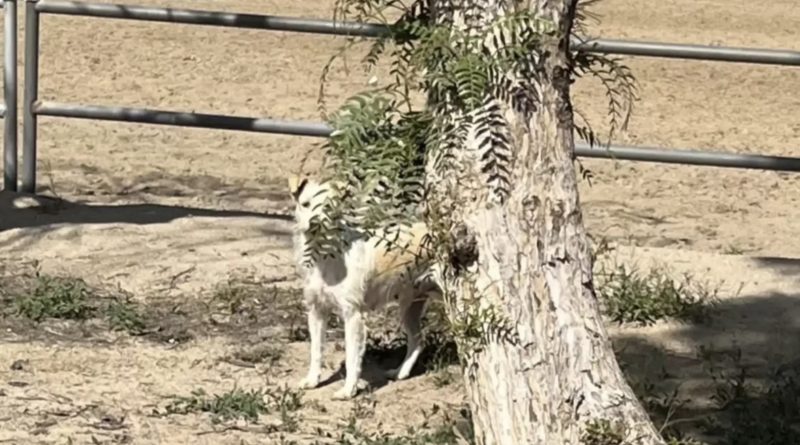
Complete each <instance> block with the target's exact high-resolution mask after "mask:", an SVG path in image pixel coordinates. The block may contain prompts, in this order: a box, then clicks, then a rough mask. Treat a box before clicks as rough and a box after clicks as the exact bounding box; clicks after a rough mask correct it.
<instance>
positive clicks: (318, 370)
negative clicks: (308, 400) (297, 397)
mask: <svg viewBox="0 0 800 445" xmlns="http://www.w3.org/2000/svg"><path fill="white" fill-rule="evenodd" d="M326 315H327V312H325V311H323V310H322V308H321V307H320V305H319V304H317V303H311V304H309V306H308V337H309V343H310V348H311V353H310V357H309V359H310V360H309V364H308V374H307V375H306V377H305V378H304V379H303V380H301V381H300V384H299V385H298V386H300V388H304V389H311V388H316V387H317V386H319V382H320V376H321V374H322V349H323V346H324V343H325V328H326V324H327V323H326V320H325V318H326Z"/></svg>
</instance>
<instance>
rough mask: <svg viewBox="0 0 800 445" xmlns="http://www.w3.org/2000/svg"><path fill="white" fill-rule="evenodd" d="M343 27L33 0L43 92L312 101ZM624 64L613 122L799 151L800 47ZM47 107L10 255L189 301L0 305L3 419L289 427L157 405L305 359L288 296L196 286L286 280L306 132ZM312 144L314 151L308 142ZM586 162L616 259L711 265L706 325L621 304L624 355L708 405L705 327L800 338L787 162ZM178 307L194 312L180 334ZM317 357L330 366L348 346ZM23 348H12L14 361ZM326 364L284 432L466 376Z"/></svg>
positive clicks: (179, 428)
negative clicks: (32, 189) (34, 323)
mask: <svg viewBox="0 0 800 445" xmlns="http://www.w3.org/2000/svg"><path fill="white" fill-rule="evenodd" d="M141 3H147V4H159V5H169V6H182V7H191V8H207V9H215V10H227V11H242V12H257V13H267V14H278V15H297V16H307V17H322V18H327V17H329V15H330V10H331V9H330V8H331V2H330V1H328V0H326V1H321V2H288V1H277V0H267V1H264V0H262V1H224V2H212V1H171V2H164V1H160V2H141ZM598 11H599V12H601V13H602V22H601V23H600V24H599V25H596V26H594V27H593V28H592V29H593V33H594V34H595V35H599V36H603V37H609V38H630V39H643V40H655V41H664V42H686V43H700V44H719V45H726V46H754V47H768V48H787V49H791V48H792V47H793V46H796V38H795V37H796V25H797V23H800V5H798V4H797V2H795V1H793V0H780V1H773V2H769V3H762V4H757V3H754V2H750V1H745V0H724V1H723V0H704V1H689V0H663V1H652V0H650V1H634V0H605V1H604V2H602V3H601V5H600V6H599V7H598ZM20 18H22V16H21V15H20ZM21 23H22V21H21ZM20 35H21V36H22V30H21V34H20ZM338 43H339V40H337V39H335V38H331V37H324V36H314V35H303V34H290V33H272V32H259V31H244V30H226V29H217V28H209V27H190V26H171V25H165V24H150V23H136V22H127V21H109V20H106V21H101V20H94V19H84V18H75V17H57V16H45V17H44V18H43V21H42V46H41V47H42V56H41V73H42V83H41V93H40V98H42V99H50V100H58V101H64V102H80V103H96V104H101V105H127V106H148V107H157V108H163V109H172V110H195V111H201V112H202V111H205V112H218V113H230V114H238V115H247V116H267V117H274V118H287V119H308V120H318V119H319V115H318V113H317V112H316V94H317V88H318V77H319V74H320V70H321V67H322V66H323V64H324V63H325V62H326V61H327V58H328V57H329V56H330V55H331V54H332V53H333V51H335V49H336V48H337V44H338ZM357 60H358V59H357V58H356V57H353V59H352V62H353V63H352V65H351V67H350V68H351V70H350V71H349V73H348V72H345V71H344V70H343V69H338V70H337V71H336V72H335V74H334V76H333V88H332V90H331V92H332V93H333V95H334V99H333V100H331V104H332V105H335V104H336V100H341V99H343V98H344V97H346V96H347V95H348V94H350V93H353V92H355V91H357V90H358V89H359V88H361V87H362V86H364V85H365V82H366V76H364V75H363V74H362V72H361V71H360V70H359V68H358V65H357V63H356V62H357ZM23 62H24V61H23V60H21V59H20V64H21V66H20V75H21V72H22V64H23ZM629 65H630V66H631V67H632V69H633V70H634V73H635V74H636V76H637V77H638V79H639V82H640V84H641V94H640V95H641V101H640V102H638V103H637V108H636V110H635V114H634V117H633V120H632V123H631V127H630V130H629V132H628V133H627V134H625V135H622V136H621V137H619V138H618V139H617V141H618V142H621V143H630V144H643V145H663V146H673V147H691V148H720V149H726V150H730V151H736V152H761V153H766V154H780V155H797V154H798V153H797V149H798V139H800V138H799V137H798V136H800V120H798V118H797V116H798V111H800V96H798V95H797V94H795V92H797V91H800V71H798V70H797V69H792V68H779V67H767V66H757V65H737V64H724V63H710V62H709V63H703V62H688V61H669V60H660V59H650V58H632V59H629ZM574 101H575V103H576V105H577V106H578V107H580V108H581V109H582V110H584V112H585V113H586V114H587V115H589V116H590V117H591V118H592V121H593V123H595V125H596V126H598V127H601V128H602V120H603V117H604V114H603V113H604V111H605V97H604V95H603V91H602V90H601V89H600V88H599V85H598V84H596V83H593V82H592V81H581V82H580V83H579V84H578V85H577V87H576V90H575V95H574ZM40 123H41V124H40V125H41V127H40V139H39V141H40V142H39V147H40V152H39V153H40V154H39V156H40V164H39V171H40V175H39V184H40V189H41V190H40V191H41V192H42V193H43V194H45V195H49V196H58V197H60V198H62V199H63V200H64V201H59V200H44V201H41V200H40V201H39V202H32V201H31V200H29V199H19V198H17V197H15V196H12V195H9V194H7V193H4V194H0V259H2V262H3V263H4V264H6V265H10V266H7V267H16V265H19V264H21V263H23V264H27V265H30V264H32V263H33V262H36V263H38V266H39V267H40V268H41V270H43V271H46V272H49V273H58V274H69V275H74V276H80V277H83V278H85V279H86V280H87V281H88V282H89V283H90V284H92V285H97V286H104V287H109V286H110V287H116V286H119V287H121V288H122V289H124V290H125V291H127V292H130V293H131V294H132V295H133V298H134V300H135V301H137V302H139V303H141V304H144V305H148V306H152V307H158V308H161V312H159V314H160V315H159V316H158V317H160V319H161V320H166V322H165V323H163V324H165V325H172V320H173V319H172V318H169V317H170V314H174V313H176V310H175V308H180V310H179V311H177V312H180V313H184V312H185V314H186V315H182V316H181V317H183V318H180V317H179V319H180V320H179V321H180V322H177V321H176V322H175V323H177V324H178V325H180V326H178V328H179V329H177V330H176V331H175V332H173V333H176V334H175V337H176V338H177V340H176V339H172V341H170V336H169V335H166V336H164V337H159V338H144V337H129V336H126V335H122V334H98V333H92V334H91V335H89V336H88V337H86V338H83V337H85V336H83V335H78V333H79V332H80V331H81V330H80V329H79V330H78V332H76V331H75V329H76V328H75V327H74V326H73V327H70V328H69V329H67V328H65V327H64V326H61V325H59V324H54V325H53V324H46V325H45V328H46V329H45V328H42V327H38V328H34V327H31V326H25V325H19V324H15V323H12V322H11V321H5V322H4V325H5V326H6V331H5V332H4V333H3V334H2V341H3V343H2V347H0V385H2V386H0V441H4V442H8V443H20V444H22V443H25V444H33V443H47V444H65V443H92V441H93V440H94V441H96V442H100V443H123V442H126V441H127V442H128V443H136V444H140V443H141V444H150V443H161V444H173V443H174V444H182V443H188V442H190V441H191V442H194V443H209V444H210V443H214V444H217V443H226V444H228V443H230V444H234V443H237V444H238V443H265V442H266V443H281V439H280V434H281V433H279V432H273V433H270V434H267V433H266V432H264V431H263V430H250V429H248V428H245V427H241V428H238V429H235V428H234V429H220V431H218V432H213V433H209V431H212V429H213V428H214V426H213V425H212V424H211V423H210V422H209V419H208V416H207V415H200V414H190V415H186V416H180V415H172V416H166V417H159V416H154V415H153V410H154V409H158V408H159V407H163V405H164V404H165V403H166V402H165V399H164V397H167V396H169V395H183V396H187V395H189V393H190V392H191V391H192V390H195V389H198V388H203V389H205V390H206V391H208V392H210V393H221V392H224V391H228V390H230V389H231V388H232V387H233V386H234V385H238V386H239V387H242V388H261V387H265V386H266V387H269V388H280V387H281V385H282V384H284V383H289V384H291V383H294V381H295V380H297V379H298V378H299V377H300V376H301V375H302V373H303V372H304V369H305V366H306V360H307V357H306V349H305V344H304V343H303V342H302V341H294V342H290V341H289V340H288V339H290V338H292V336H291V335H284V334H282V333H276V329H278V326H283V325H284V324H285V323H284V322H285V320H277V319H276V318H275V317H265V316H264V314H269V313H270V310H269V308H268V307H266V306H265V307H261V309H260V310H261V312H262V313H260V314H261V317H260V318H259V317H256V318H255V319H251V320H250V321H246V322H241V323H232V324H230V323H228V322H227V321H223V322H222V323H221V325H223V326H227V325H229V327H228V328H226V329H223V328H220V327H219V326H220V323H215V322H213V320H211V321H209V320H210V319H211V318H213V317H212V315H210V313H211V311H208V310H206V309H207V308H208V307H209V306H208V305H209V304H210V303H209V302H210V299H211V295H213V294H214V289H215V287H217V286H219V285H220V283H225V282H226V280H228V279H229V278H230V276H231V275H232V274H233V275H234V276H236V275H237V274H239V275H242V274H250V275H253V276H254V277H256V278H257V279H258V280H260V281H265V282H268V283H269V286H278V287H279V288H281V289H284V288H287V289H288V288H292V287H294V286H296V284H297V283H296V280H295V277H294V275H293V274H294V269H293V266H292V265H291V262H290V248H291V240H290V238H289V235H288V233H289V232H288V231H289V227H290V222H289V220H288V210H289V201H288V196H287V195H286V193H285V190H284V183H285V177H286V176H287V174H289V173H290V172H293V171H297V169H298V168H299V163H300V160H301V158H302V156H303V155H304V153H305V152H307V151H308V150H313V147H314V144H317V143H318V142H319V141H317V140H313V139H305V138H295V137H287V136H271V135H254V134H238V133H233V132H218V131H206V130H195V129H192V130H190V129H178V128H170V127H157V126H140V125H132V124H118V123H103V122H93V121H79V120H64V119H56V118H42V119H41V120H40ZM312 153H313V152H312ZM317 161H318V157H314V155H313V154H312V158H311V163H310V164H309V166H310V167H311V168H313V167H314V165H315V162H317ZM584 162H585V164H586V165H587V166H588V167H590V168H591V169H592V170H593V171H594V173H595V179H594V181H593V185H592V186H591V187H589V186H588V184H586V183H584V184H582V187H581V193H582V196H581V197H582V201H583V204H584V212H585V219H586V224H587V226H588V227H589V230H590V231H591V233H592V234H593V235H594V236H595V237H597V238H601V237H605V238H606V239H607V240H609V241H611V242H613V243H616V244H617V245H618V249H617V251H616V252H615V253H614V254H613V255H616V256H617V259H619V260H620V261H623V262H628V263H637V264H647V263H649V262H653V261H655V262H663V263H666V264H667V265H668V266H670V267H671V268H672V269H673V270H675V271H676V273H682V272H690V273H692V274H693V275H694V276H695V277H697V278H699V279H702V280H704V281H709V282H711V283H723V286H722V290H721V294H720V296H721V297H722V303H721V305H720V311H719V315H718V317H716V318H715V322H714V323H713V324H711V325H709V326H693V325H685V324H677V323H659V324H658V325H657V326H654V327H651V328H612V331H613V332H614V335H615V338H616V341H617V344H618V345H622V346H625V345H627V346H629V347H630V348H629V349H627V350H628V351H630V352H629V353H628V356H625V357H627V358H628V359H629V360H630V362H631V363H632V364H631V365H630V368H631V372H633V373H634V374H637V375H650V376H654V378H656V379H657V380H658V381H659V382H660V383H661V384H662V385H673V386H675V385H677V384H678V383H679V382H682V386H681V388H682V391H684V394H686V395H688V396H689V397H690V398H693V400H694V402H695V403H694V405H695V406H694V407H693V408H692V409H694V410H699V411H701V410H702V409H703V406H704V405H708V404H710V403H711V402H710V399H709V398H708V396H709V392H710V391H712V390H711V389H710V388H712V384H711V382H709V381H708V379H707V378H705V377H703V374H702V373H701V372H700V369H701V368H702V366H703V361H702V360H701V359H700V358H698V354H700V351H701V349H702V348H711V349H714V350H717V351H730V350H733V349H734V348H736V347H740V348H742V350H743V357H744V361H745V362H746V363H747V366H753V367H754V369H756V370H760V369H766V367H767V365H770V364H774V363H777V362H783V361H786V360H790V359H792V358H797V357H798V356H799V355H800V354H798V353H797V351H798V349H797V348H798V343H800V296H798V292H797V290H796V289H797V285H798V281H797V277H798V272H800V266H798V264H800V262H798V261H797V260H795V258H797V257H798V256H800V238H798V237H797V236H796V234H797V233H798V231H799V230H798V229H800V223H799V222H798V216H800V210H798V206H797V199H798V197H800V193H799V192H798V188H797V185H798V177H797V176H795V175H791V174H780V173H772V172H757V171H734V170H723V169H714V168H699V167H685V166H667V165H650V164H642V163H636V164H634V163H629V162H611V161H603V160H597V161H584ZM165 308H168V309H169V310H168V309H165ZM181 311H183V312H181ZM286 314H288V315H287V317H296V316H298V314H297V312H296V311H295V312H292V311H290V310H288V309H287V310H286ZM270 315H275V314H270ZM299 316H300V317H302V313H300V315H299ZM193 317H194V318H193ZM192 320H194V321H192ZM181 323H184V324H185V326H184V325H182V324H181ZM226 323H228V324H226ZM173 327H174V326H173ZM184 328H185V329H184ZM239 328H241V329H239ZM281 329H282V328H281ZM83 331H86V332H92V331H91V329H89V328H83ZM183 331H185V332H188V333H189V334H188V336H181V335H178V334H180V332H183ZM169 332H172V331H169ZM281 332H283V331H281ZM183 340H185V341H183ZM256 344H275V345H278V346H279V347H280V349H281V350H282V351H283V353H282V354H281V357H280V360H278V361H276V362H275V363H273V364H270V365H266V364H263V363H262V364H258V365H256V366H255V367H247V366H238V365H232V364H230V363H229V362H227V361H225V360H221V359H223V358H225V357H228V356H230V355H231V354H233V353H234V352H235V351H237V350H240V349H241V348H243V347H250V346H253V345H256ZM622 346H621V347H622ZM330 350H331V351H333V350H332V349H330ZM330 357H331V360H330V364H331V366H333V367H336V366H338V361H337V360H339V359H340V358H341V352H340V351H335V352H331V355H330ZM334 359H336V360H334ZM18 360H23V361H24V363H23V362H20V363H18V365H17V366H14V367H13V368H14V369H12V366H11V365H12V364H13V363H15V362H16V361H18ZM662 365H663V366H665V367H666V368H665V369H667V370H668V377H664V375H663V374H662V373H663V371H662V369H661V367H662ZM339 384H340V383H338V382H337V383H334V384H332V385H331V386H328V387H326V388H323V389H320V390H318V391H313V392H309V393H307V394H306V395H305V396H304V399H305V400H306V404H305V405H304V407H303V408H302V409H301V410H300V411H299V413H300V415H301V417H302V420H301V421H300V422H301V427H300V429H299V430H298V431H295V432H293V433H285V434H287V435H288V436H287V437H289V438H290V439H292V440H298V441H300V442H301V443H303V442H307V441H310V440H313V439H314V438H315V437H317V436H319V432H318V431H317V429H316V428H317V427H319V428H321V429H322V430H331V431H333V430H335V429H339V428H340V427H341V425H342V424H343V423H346V422H347V420H348V418H349V417H350V416H351V414H352V413H353V411H352V410H353V409H354V407H355V408H357V409H356V411H357V414H358V416H356V417H359V419H360V422H362V423H363V424H364V425H365V428H368V429H372V430H374V429H378V425H379V424H380V425H382V428H384V429H387V430H391V431H401V430H404V429H405V428H406V426H408V425H418V424H419V423H420V422H422V420H423V418H424V417H425V416H426V415H425V414H424V413H423V412H422V411H421V409H423V408H425V409H430V408H431V407H432V406H433V405H434V404H436V403H438V404H440V405H443V406H449V405H458V404H459V403H460V402H461V393H460V390H459V388H458V385H457V384H447V385H442V382H441V381H440V377H439V376H438V374H436V373H428V374H424V375H421V376H418V377H416V378H414V379H411V380H409V381H406V382H401V383H392V384H389V385H386V386H382V387H380V388H378V389H377V390H375V392H374V393H373V394H372V395H371V396H369V398H370V400H374V402H375V407H374V410H372V409H366V408H364V407H363V406H362V405H364V404H367V402H363V401H362V402H359V403H360V404H361V405H358V404H356V405H354V404H353V403H350V402H331V401H329V400H328V396H329V395H330V394H332V392H333V390H334V388H335V387H336V386H338V385H339ZM314 401H316V402H314ZM206 433H209V434H206ZM287 440H288V439H287Z"/></svg>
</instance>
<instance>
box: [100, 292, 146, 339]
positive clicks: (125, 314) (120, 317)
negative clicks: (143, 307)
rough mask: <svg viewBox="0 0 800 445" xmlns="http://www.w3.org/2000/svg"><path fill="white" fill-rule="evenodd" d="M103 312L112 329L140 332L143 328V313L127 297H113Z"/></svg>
mask: <svg viewBox="0 0 800 445" xmlns="http://www.w3.org/2000/svg"><path fill="white" fill-rule="evenodd" d="M105 312H106V317H107V318H108V323H109V325H110V326H111V329H112V330H115V331H126V332H129V333H131V334H140V333H142V332H144V330H145V327H146V323H145V319H144V315H143V314H142V313H141V311H140V310H139V308H138V307H137V306H136V304H135V303H132V302H131V301H129V300H127V299H126V300H120V299H114V301H113V302H112V303H111V304H110V305H108V307H107V308H106V310H105Z"/></svg>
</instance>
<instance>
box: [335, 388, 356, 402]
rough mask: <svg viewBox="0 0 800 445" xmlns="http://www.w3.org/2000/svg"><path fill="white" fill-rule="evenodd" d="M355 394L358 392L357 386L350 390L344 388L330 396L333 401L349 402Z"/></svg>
mask: <svg viewBox="0 0 800 445" xmlns="http://www.w3.org/2000/svg"><path fill="white" fill-rule="evenodd" d="M357 392H358V387H357V386H353V387H352V388H348V387H347V386H344V387H342V388H341V389H339V390H338V391H336V392H335V393H333V396H331V398H332V399H333V400H350V399H352V398H353V397H355V396H356V393H357Z"/></svg>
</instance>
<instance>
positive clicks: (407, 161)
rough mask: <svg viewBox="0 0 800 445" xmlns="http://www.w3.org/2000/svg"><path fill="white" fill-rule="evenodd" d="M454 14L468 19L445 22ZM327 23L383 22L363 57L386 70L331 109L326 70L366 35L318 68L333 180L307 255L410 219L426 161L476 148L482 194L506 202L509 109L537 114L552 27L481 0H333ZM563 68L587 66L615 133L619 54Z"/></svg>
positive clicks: (619, 108) (627, 87)
mask: <svg viewBox="0 0 800 445" xmlns="http://www.w3.org/2000/svg"><path fill="white" fill-rule="evenodd" d="M597 1H598V0H581V1H580V2H579V3H578V7H577V10H576V11H575V24H574V29H575V30H578V31H580V32H581V33H583V32H585V30H586V28H585V26H584V22H585V21H586V20H589V19H592V18H594V15H593V14H592V13H591V12H590V11H589V10H588V7H589V6H592V5H593V4H595V3H596V2H597ZM434 2H435V7H436V16H435V17H434V16H433V14H432V10H433V6H434V5H433V3H434ZM456 16H458V17H460V20H462V21H465V22H467V25H468V26H459V27H454V26H452V20H453V19H454V17H456ZM334 19H335V20H348V21H357V22H370V23H380V24H383V25H386V26H387V30H388V32H387V33H386V34H385V35H383V36H381V37H378V38H375V39H370V40H371V43H370V46H369V50H368V51H367V53H366V55H365V56H364V57H363V59H362V65H363V67H364V69H365V70H366V71H367V72H372V71H373V70H375V69H376V67H377V66H378V65H379V64H380V63H381V61H382V60H383V59H388V61H389V62H390V75H389V78H388V79H383V80H384V82H383V86H382V87H380V88H376V89H373V90H371V91H367V92H364V93H360V94H358V95H356V96H354V97H352V98H350V99H348V100H347V102H346V103H345V104H344V105H343V106H341V107H340V108H339V109H338V110H336V111H335V112H334V113H330V114H329V113H328V111H327V106H326V94H325V88H324V87H325V85H326V83H327V76H328V74H329V73H330V70H331V66H332V64H333V63H334V62H335V61H336V60H338V59H339V58H341V57H342V56H343V55H344V54H346V53H347V50H349V49H350V48H352V47H353V46H354V45H356V44H357V43H359V42H362V41H364V40H367V38H363V37H355V36H352V37H349V38H348V39H347V41H346V42H345V44H344V45H343V46H342V48H341V50H340V51H339V52H337V53H336V54H334V56H333V57H332V58H331V60H330V61H329V63H328V64H327V65H326V66H325V67H324V69H323V73H322V79H321V82H320V85H321V87H320V96H319V104H320V111H321V113H322V114H323V116H324V117H325V118H326V119H327V121H328V122H329V124H330V125H331V126H332V127H333V128H334V129H335V131H334V133H333V135H332V137H331V138H330V139H329V140H328V141H327V143H326V144H325V145H324V149H325V154H326V161H327V164H326V167H327V172H328V177H327V179H329V180H331V181H332V182H333V183H335V184H337V186H336V187H335V190H336V192H335V193H333V194H332V196H331V199H329V200H328V204H326V207H325V209H324V212H323V213H325V215H327V216H326V217H320V218H318V220H317V221H316V222H315V224H312V229H313V230H312V231H310V233H309V239H310V240H311V241H312V242H311V245H312V247H313V249H311V252H309V254H310V255H311V256H313V257H314V258H318V257H319V256H320V255H330V254H334V253H335V251H336V250H337V249H339V251H340V250H341V249H342V248H344V247H346V244H347V240H351V239H354V238H357V237H359V236H371V235H375V234H377V233H385V232H386V231H385V230H384V229H385V228H386V227H397V228H399V229H400V230H402V227H404V226H406V225H408V223H410V222H412V221H414V220H416V219H418V218H419V216H420V209H421V207H422V204H423V202H424V200H425V199H426V197H425V191H426V190H429V189H430V187H433V186H435V184H428V183H426V175H425V167H426V166H429V165H433V168H435V169H436V170H437V171H438V172H442V173H445V172H450V171H453V169H454V168H455V167H454V162H453V161H454V160H455V159H456V158H457V156H455V155H456V154H457V153H459V152H460V151H463V150H474V159H477V161H478V162H479V166H480V172H479V173H480V174H481V175H483V179H484V181H485V184H486V187H487V190H488V191H489V192H490V196H491V197H493V198H494V199H495V200H496V201H497V202H498V203H500V204H502V203H504V202H505V201H506V200H507V198H508V196H509V193H510V190H511V186H512V184H511V183H512V177H511V174H512V171H513V166H514V161H515V159H514V157H515V152H514V146H513V144H514V141H513V140H512V136H511V130H510V128H509V123H508V122H507V121H506V117H505V116H506V112H507V111H508V110H509V109H511V110H514V111H515V112H516V113H519V114H522V115H525V116H528V117H530V116H532V115H533V114H534V113H536V112H537V111H538V110H539V107H540V104H541V97H540V91H541V88H540V86H539V85H538V82H539V81H540V79H542V78H543V74H544V72H545V71H544V67H543V66H542V61H541V60H540V55H541V47H542V42H543V41H545V40H549V39H553V38H557V37H558V32H559V31H558V30H557V29H556V26H555V25H554V24H553V23H552V22H550V21H548V20H547V19H544V18H542V17H540V16H538V15H537V14H536V13H534V12H533V11H528V10H517V11H507V13H506V14H505V15H503V16H499V17H492V16H487V13H486V11H485V8H484V7H483V5H482V2H481V1H480V0H458V1H455V0H337V1H336V2H335V8H334ZM571 65H572V71H571V73H570V74H571V75H572V77H573V79H574V78H578V77H581V76H584V75H587V74H590V75H592V76H594V77H596V78H597V79H599V80H600V82H601V84H602V85H603V86H604V87H605V88H606V91H607V94H608V105H609V124H610V129H611V132H610V135H613V134H614V133H615V132H616V131H619V130H621V129H624V128H625V126H626V125H627V123H628V120H629V117H630V113H631V110H632V104H633V102H634V101H635V99H636V85H635V82H634V79H633V77H632V75H631V73H630V70H629V69H628V68H627V67H626V66H625V65H623V64H622V63H621V62H620V61H619V60H617V59H613V58H610V57H606V56H603V55H598V54H589V53H583V52H576V51H573V52H571ZM415 95H421V96H423V97H425V98H426V99H427V103H426V105H425V106H424V107H423V108H419V107H415V105H414V104H415V97H416V96H415ZM576 116H577V118H576V119H575V126H574V129H575V135H576V137H578V138H580V139H583V140H585V141H587V142H588V143H589V144H590V145H592V146H594V145H595V144H596V143H597V142H598V139H599V138H598V136H597V135H596V133H595V132H594V130H593V129H592V126H591V125H590V124H589V122H588V121H587V120H586V119H584V118H583V115H581V114H580V113H577V114H576ZM431 161H432V162H431ZM581 169H582V174H583V176H584V178H587V179H590V177H591V173H590V172H588V171H584V169H583V168H582V166H581ZM333 221H337V222H336V223H334V222H333ZM311 232H313V233H311ZM395 233H396V231H395ZM334 238H343V239H344V241H340V242H334V241H331V239H334Z"/></svg>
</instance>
